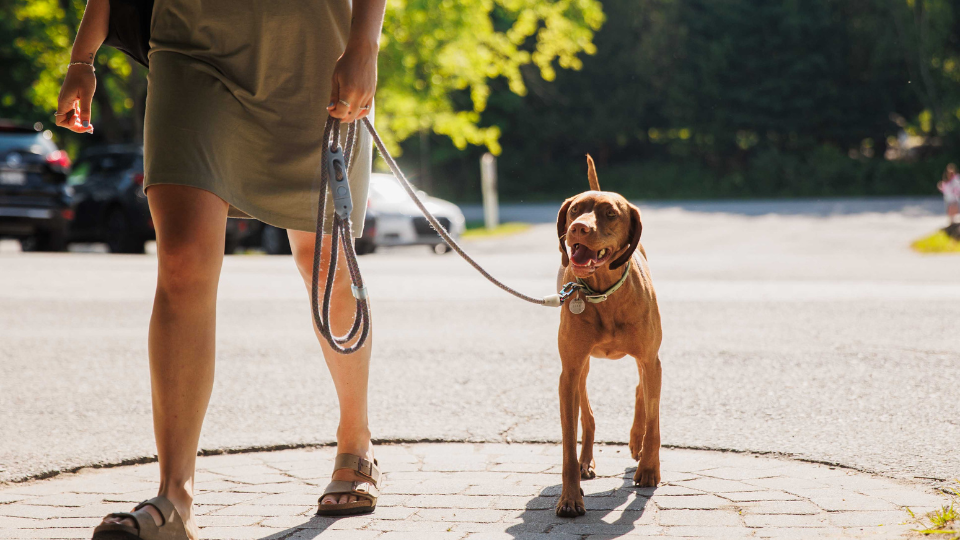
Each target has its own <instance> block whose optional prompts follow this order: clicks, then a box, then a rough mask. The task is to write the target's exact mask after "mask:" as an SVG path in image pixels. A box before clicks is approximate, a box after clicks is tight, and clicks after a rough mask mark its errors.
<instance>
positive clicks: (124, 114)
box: [0, 0, 603, 152]
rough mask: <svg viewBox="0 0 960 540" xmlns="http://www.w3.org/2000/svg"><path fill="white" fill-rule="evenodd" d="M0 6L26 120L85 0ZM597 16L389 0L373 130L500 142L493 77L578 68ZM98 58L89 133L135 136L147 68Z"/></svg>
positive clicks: (588, 5)
mask: <svg viewBox="0 0 960 540" xmlns="http://www.w3.org/2000/svg"><path fill="white" fill-rule="evenodd" d="M0 6H2V7H3V8H4V9H3V10H2V11H0V32H3V34H2V36H3V43H2V45H0V59H3V61H4V71H5V72H7V73H10V74H11V75H12V77H9V78H6V77H5V78H4V79H5V82H4V83H3V85H2V86H0V92H3V93H2V94H0V106H4V107H6V108H4V109H2V110H3V112H4V114H5V115H7V116H8V117H9V116H12V117H14V118H21V119H24V120H30V121H33V120H35V119H36V115H37V114H38V112H39V113H41V114H44V115H46V114H47V112H48V111H49V112H52V111H53V110H54V109H55V107H56V98H57V95H58V93H59V86H60V82H61V80H62V77H63V73H64V68H65V66H66V64H67V62H68V59H69V53H70V47H71V45H72V43H73V38H74V36H75V34H76V28H77V26H78V24H79V20H80V17H81V15H82V13H83V6H84V2H83V1H82V0H0ZM602 23H603V12H602V10H601V8H600V4H599V3H598V2H597V1H596V0H492V1H491V0H456V1H455V0H390V1H389V2H388V6H387V13H386V18H385V22H384V35H383V43H382V48H381V49H382V50H381V57H380V86H379V90H378V94H377V110H378V115H377V125H378V128H379V130H380V131H381V133H382V134H383V135H384V139H385V141H386V142H387V143H388V145H390V147H391V148H392V149H393V150H394V151H396V150H399V147H398V146H397V141H400V140H403V139H405V138H407V137H409V136H411V135H413V134H416V133H418V132H420V131H422V130H432V131H433V132H435V133H438V134H442V135H445V136H447V137H449V138H450V139H451V141H452V142H453V144H455V145H456V146H457V147H458V148H463V147H465V146H466V145H467V144H474V145H485V146H486V147H488V148H489V149H490V150H491V151H494V152H499V144H498V138H499V135H500V131H499V129H498V128H497V127H496V126H486V127H481V126H480V125H479V123H478V122H479V118H480V112H481V111H483V110H484V108H485V106H486V101H487V96H488V95H489V87H488V81H489V80H490V79H492V78H496V77H504V78H506V79H507V80H509V81H510V89H511V90H512V91H514V92H516V93H518V94H523V93H524V92H526V86H525V84H524V81H523V79H522V78H521V76H520V69H521V68H522V67H524V66H528V65H529V66H535V67H536V68H537V69H538V70H539V72H540V75H541V77H543V78H544V79H546V80H552V79H553V78H554V77H555V73H556V71H555V70H556V67H557V66H559V67H561V68H568V69H577V68H579V67H580V65H581V60H580V58H579V55H580V54H581V53H588V54H589V53H592V52H593V51H594V46H593V43H592V38H593V33H594V31H595V30H597V29H598V28H599V27H600V26H601V24H602ZM7 36H11V37H12V39H9V38H8V37H7ZM9 41H12V47H11V46H10V45H11V44H10V43H9ZM8 62H9V64H8ZM8 65H9V66H11V67H10V68H9V71H8V68H7V66H8ZM96 67H97V75H98V88H97V93H96V95H95V96H96V97H95V99H96V102H95V111H94V114H95V118H94V124H95V125H97V127H98V130H97V132H96V133H97V135H96V137H107V139H108V140H111V139H113V140H140V137H141V136H142V118H143V110H142V108H143V102H144V96H145V92H146V83H145V78H144V76H145V71H144V70H143V69H141V68H140V67H139V66H137V65H136V64H134V63H132V62H130V61H129V60H128V59H127V58H126V57H124V56H123V55H122V54H121V53H119V52H117V51H115V50H113V49H110V48H109V47H104V48H102V49H101V52H100V53H99V54H98V55H97V59H96ZM463 95H465V96H466V99H463V98H462V97H461V96H463ZM58 135H64V134H58ZM84 140H88V139H84Z"/></svg>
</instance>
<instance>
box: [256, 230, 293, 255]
mask: <svg viewBox="0 0 960 540" xmlns="http://www.w3.org/2000/svg"><path fill="white" fill-rule="evenodd" d="M262 234H263V236H262V240H261V244H260V245H261V246H262V247H263V250H264V251H266V252H267V254H268V255H290V254H291V253H293V252H292V251H291V250H290V238H289V237H287V231H286V230H284V229H279V228H277V227H274V226H273V225H264V226H263V233H262Z"/></svg>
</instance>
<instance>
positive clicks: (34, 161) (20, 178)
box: [0, 121, 73, 251]
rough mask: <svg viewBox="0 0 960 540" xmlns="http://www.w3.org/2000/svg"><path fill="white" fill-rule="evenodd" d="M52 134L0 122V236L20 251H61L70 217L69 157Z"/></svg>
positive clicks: (36, 125)
mask: <svg viewBox="0 0 960 540" xmlns="http://www.w3.org/2000/svg"><path fill="white" fill-rule="evenodd" d="M52 139H53V133H51V132H50V131H49V130H43V126H42V125H41V124H40V123H39V122H38V123H37V124H35V125H34V126H30V127H27V126H20V125H16V124H13V123H10V122H4V121H0V238H3V237H7V238H16V239H18V240H20V243H21V245H22V246H23V249H24V251H63V250H64V249H66V246H67V230H68V224H69V222H70V220H71V219H72V218H73V210H72V208H71V206H70V205H71V191H72V190H71V188H70V187H69V186H67V172H68V171H69V170H70V158H69V157H68V156H67V153H66V152H64V151H62V150H60V149H59V148H57V145H56V144H55V143H54V142H53V140H52Z"/></svg>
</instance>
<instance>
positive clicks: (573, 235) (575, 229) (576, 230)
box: [570, 221, 593, 240]
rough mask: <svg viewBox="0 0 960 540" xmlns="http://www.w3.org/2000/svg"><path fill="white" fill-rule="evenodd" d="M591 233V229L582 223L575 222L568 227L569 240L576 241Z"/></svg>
mask: <svg viewBox="0 0 960 540" xmlns="http://www.w3.org/2000/svg"><path fill="white" fill-rule="evenodd" d="M592 231H593V227H591V226H590V225H588V224H586V223H584V222H582V221H575V222H573V225H570V239H571V240H577V239H581V238H583V237H585V236H587V235H589V234H590V233H591V232H592Z"/></svg>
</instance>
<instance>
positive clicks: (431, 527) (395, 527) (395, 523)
mask: <svg viewBox="0 0 960 540" xmlns="http://www.w3.org/2000/svg"><path fill="white" fill-rule="evenodd" d="M455 525H456V523H455V522H449V521H447V522H441V521H423V520H420V519H419V518H418V517H417V516H416V515H414V517H413V518H411V519H405V520H392V521H388V520H382V521H381V520H373V521H372V522H371V523H370V525H368V526H367V529H370V530H374V529H375V530H378V531H397V532H444V531H452V530H453V528H454V526H455ZM463 534H466V533H465V532H464V533H463Z"/></svg>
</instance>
